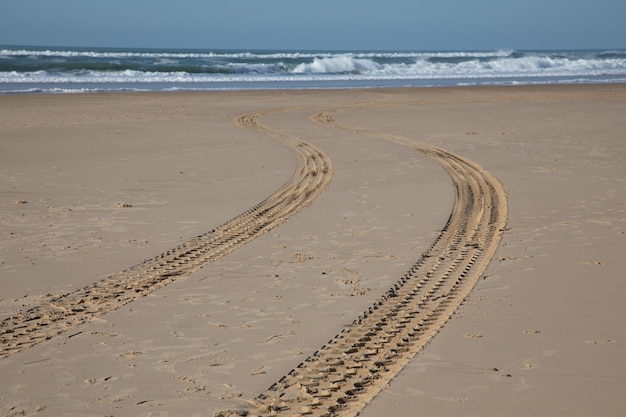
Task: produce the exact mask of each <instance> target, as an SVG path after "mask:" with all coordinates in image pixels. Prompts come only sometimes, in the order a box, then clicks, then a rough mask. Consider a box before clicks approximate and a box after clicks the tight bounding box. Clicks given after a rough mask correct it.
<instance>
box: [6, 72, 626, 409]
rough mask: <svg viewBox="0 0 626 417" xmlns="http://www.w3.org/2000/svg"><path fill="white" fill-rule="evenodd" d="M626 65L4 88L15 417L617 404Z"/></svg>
mask: <svg viewBox="0 0 626 417" xmlns="http://www.w3.org/2000/svg"><path fill="white" fill-rule="evenodd" d="M624 114H626V85H621V84H610V85H569V86H555V85H546V86H523V87H454V88H447V87H438V88H412V89H402V88H397V89H361V90H356V89H355V90H308V91H306V90H292V91H231V92H197V93H194V92H185V93H183V92H177V93H107V94H65V95H63V94H62V95H5V96H0V196H1V197H2V198H0V285H1V286H0V343H1V344H0V415H3V416H18V415H26V416H35V415H37V416H78V415H80V416H109V415H110V416H166V415H186V416H204V415H209V416H211V415H213V416H233V415H234V416H237V415H249V416H270V415H279V416H281V415H284V416H293V415H312V416H355V415H357V414H358V415H361V416H366V417H374V416H380V415H385V414H391V415H418V416H419V415H425V416H446V417H447V416H467V415H482V416H502V415H508V416H527V415H550V416H568V417H569V416H589V415H602V416H622V415H624V412H626V397H625V396H624V395H623V393H624V392H626V362H625V361H624V360H623V359H624V357H626V347H625V346H626V345H625V344H626V321H625V319H624V317H626V303H624V299H625V297H626V279H625V278H624V273H623V271H624V270H626V259H625V258H624V255H623V254H624V249H625V248H626V236H625V233H626V136H625V135H626V133H624V132H626V118H625V117H624Z"/></svg>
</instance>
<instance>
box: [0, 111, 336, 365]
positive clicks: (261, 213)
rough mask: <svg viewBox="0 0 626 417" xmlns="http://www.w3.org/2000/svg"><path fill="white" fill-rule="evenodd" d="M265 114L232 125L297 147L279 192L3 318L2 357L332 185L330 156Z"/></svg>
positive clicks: (179, 271)
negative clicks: (269, 122) (270, 123)
mask: <svg viewBox="0 0 626 417" xmlns="http://www.w3.org/2000/svg"><path fill="white" fill-rule="evenodd" d="M278 111H280V110H275V111H273V112H278ZM266 113H268V112H259V113H251V114H247V115H244V116H241V117H239V118H238V119H237V120H236V122H237V123H238V124H239V125H241V126H243V127H245V128H248V129H251V130H254V131H256V132H259V133H263V134H267V135H269V136H272V137H274V138H276V139H278V140H281V141H283V142H285V143H286V144H288V145H290V146H291V147H293V148H294V149H295V151H296V155H297V157H298V159H299V162H300V163H299V167H298V169H297V170H296V172H295V173H294V174H293V176H292V177H291V179H290V180H289V181H288V182H287V183H286V184H285V185H284V186H283V187H282V188H280V189H279V190H278V191H277V192H275V193H274V194H272V195H271V196H269V197H268V198H267V199H265V200H263V201H262V202H260V203H259V204H257V205H256V206H254V207H252V208H250V209H249V210H247V211H245V212H244V213H242V214H240V215H239V216H237V217H235V218H233V219H232V220H230V221H228V222H226V223H224V224H222V225H221V226H219V227H217V228H215V229H213V230H211V231H210V232H207V233H205V234H202V235H199V236H197V237H195V238H193V239H191V240H189V241H188V242H185V243H183V244H181V245H180V246H178V247H176V248H174V249H171V250H169V251H167V252H166V253H163V254H161V255H159V256H157V257H155V258H152V259H148V260H146V261H143V262H141V263H140V264H138V265H135V266H133V267H131V268H129V269H127V270H125V271H122V272H120V273H118V274H116V275H113V276H111V277H108V278H106V279H104V280H102V281H99V282H97V283H95V284H93V285H89V286H87V287H84V288H81V289H79V290H77V291H74V292H71V293H69V294H65V295H62V296H60V297H55V298H51V299H49V300H48V301H46V302H45V303H43V304H41V305H38V306H35V307H32V308H29V309H28V310H26V311H23V312H19V313H17V314H14V315H13V316H11V317H9V318H7V319H5V320H4V321H2V323H0V359H1V358H4V357H7V356H9V355H11V354H13V353H16V352H19V351H21V350H24V349H27V348H29V347H31V346H33V345H35V344H37V343H40V342H43V341H45V340H48V339H50V338H52V337H54V336H56V335H58V334H61V333H63V332H66V331H68V330H70V329H72V328H74V327H76V326H79V325H81V324H83V323H86V322H88V321H89V320H91V319H92V318H94V317H97V316H100V315H102V314H105V313H107V312H109V311H111V310H115V309H117V308H119V307H121V306H123V305H125V304H128V303H130V302H131V301H133V300H136V299H138V298H140V297H143V296H145V295H147V294H149V293H151V292H154V291H156V290H157V289H159V288H161V287H164V286H165V285H167V284H169V283H171V282H173V281H175V280H176V279H177V278H178V277H180V276H183V275H188V274H190V273H192V272H194V271H197V270H198V269H200V268H202V267H203V266H205V265H207V264H209V263H211V262H213V261H215V260H217V259H220V258H222V257H224V256H226V255H228V254H229V253H231V252H233V251H234V250H235V249H237V248H239V247H240V246H242V245H244V244H246V243H248V242H250V241H251V240H253V239H255V238H256V237H258V236H260V235H261V234H263V233H265V232H267V231H269V230H270V229H272V228H274V227H276V226H278V225H279V224H280V223H282V222H284V221H285V220H287V219H288V218H290V217H291V216H294V215H295V214H297V213H298V212H299V211H300V210H302V209H303V208H305V207H306V206H308V205H309V204H310V203H311V202H312V201H313V200H314V199H315V198H316V197H317V196H318V195H319V194H320V193H321V192H322V191H323V190H324V189H325V188H326V186H328V184H329V183H330V181H331V178H332V174H333V168H332V163H331V161H330V158H328V156H327V155H326V154H324V153H323V152H321V151H320V150H319V149H317V148H315V147H314V146H312V145H310V144H308V143H306V142H304V141H302V140H300V139H298V138H296V137H294V136H290V135H286V134H284V133H281V132H278V131H276V130H272V129H270V128H268V127H265V126H263V125H261V124H260V123H259V122H258V119H259V117H261V116H262V115H264V114H266Z"/></svg>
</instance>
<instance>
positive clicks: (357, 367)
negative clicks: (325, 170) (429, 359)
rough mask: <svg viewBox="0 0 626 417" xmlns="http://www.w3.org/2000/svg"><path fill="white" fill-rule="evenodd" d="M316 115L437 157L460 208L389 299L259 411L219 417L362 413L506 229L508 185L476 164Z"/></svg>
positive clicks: (463, 291) (470, 282)
mask: <svg viewBox="0 0 626 417" xmlns="http://www.w3.org/2000/svg"><path fill="white" fill-rule="evenodd" d="M343 110H344V111H345V110H350V108H346V109H343ZM336 112H337V111H336ZM336 112H335V113H336ZM312 118H313V120H315V121H317V122H319V123H322V124H326V125H330V126H333V127H336V128H340V129H346V130H349V131H352V132H355V133H359V134H370V135H374V136H377V137H380V138H383V139H387V140H391V141H394V142H397V143H400V144H402V145H405V146H409V147H411V148H412V149H414V150H416V151H418V152H422V153H423V154H425V155H426V156H428V157H430V158H432V159H434V160H435V161H437V162H438V163H439V164H441V166H442V167H443V168H444V169H445V170H446V171H447V172H448V174H449V175H450V177H451V179H452V182H453V184H454V187H455V190H456V198H455V204H454V207H453V210H452V213H451V215H450V217H449V219H448V222H447V224H446V225H445V227H444V228H443V230H442V231H441V233H440V235H439V236H438V237H437V239H436V240H435V242H434V243H433V244H432V246H431V247H430V248H429V249H428V250H427V251H426V252H425V253H424V254H423V255H422V256H421V258H420V259H419V260H418V261H417V262H416V263H415V264H414V265H413V266H412V267H411V269H410V270H409V271H408V272H406V274H404V276H402V278H400V280H399V281H398V282H397V283H396V284H395V285H394V286H393V287H392V288H390V289H389V290H388V291H387V292H386V293H385V294H384V295H383V296H382V298H380V299H379V300H378V301H377V302H376V303H375V304H374V305H372V306H371V307H369V308H368V309H367V310H366V311H365V312H364V313H362V314H361V316H360V317H358V318H357V319H356V320H355V321H354V322H353V323H352V324H351V325H350V326H348V327H347V328H345V329H344V330H343V331H342V332H341V333H339V334H338V335H336V336H335V337H334V338H333V339H331V340H330V341H329V342H328V343H326V344H325V345H324V346H322V347H321V348H319V349H318V350H317V351H316V352H315V353H314V354H313V355H311V356H310V357H308V358H307V359H306V360H304V361H303V362H302V363H300V364H299V365H298V366H297V367H295V368H294V369H293V370H291V371H290V372H289V373H288V374H287V375H285V376H283V377H282V378H280V379H279V380H278V381H277V382H276V383H274V384H273V385H272V386H271V387H269V388H268V389H267V390H266V391H265V392H263V393H262V394H260V395H258V396H257V397H256V398H254V399H253V400H250V401H249V402H250V403H251V404H252V408H249V409H245V410H235V411H230V410H229V411H218V412H216V413H215V414H214V415H215V416H228V415H248V416H277V415H281V416H282V415H285V416H301V415H311V416H328V417H330V416H355V415H357V414H358V413H359V412H360V411H361V410H362V409H363V408H364V407H365V405H366V404H367V403H368V402H370V401H371V400H372V399H373V398H374V396H376V395H377V394H378V393H379V392H380V390H381V389H382V388H383V387H384V386H386V385H387V384H388V383H389V382H390V381H391V379H392V378H393V377H394V376H395V375H397V374H398V372H400V370H401V369H402V368H403V367H404V366H405V365H406V364H407V362H408V361H409V360H410V359H411V358H412V357H413V356H414V355H415V354H416V353H417V352H418V351H419V350H420V349H421V348H422V347H423V346H424V345H426V343H428V341H429V340H430V339H431V338H432V337H433V336H434V335H435V334H436V333H437V332H438V331H439V329H440V328H441V327H442V326H443V325H444V323H445V322H446V321H447V320H448V319H449V318H450V316H451V315H452V313H453V312H454V311H455V310H456V308H457V307H458V306H459V305H460V304H461V302H462V301H463V300H464V299H465V297H466V296H467V295H468V294H469V292H470V291H471V289H472V288H473V286H474V285H475V283H476V282H477V281H478V279H479V277H480V276H481V275H482V273H483V271H484V270H485V268H486V267H487V265H488V263H489V261H490V259H491V258H492V257H493V255H494V253H495V251H496V249H497V247H498V244H499V242H500V237H501V235H502V232H503V230H504V228H505V225H506V220H507V200H506V195H505V192H504V189H503V187H502V185H501V184H500V182H499V181H498V180H497V179H496V178H495V177H494V176H492V175H491V174H490V173H489V172H487V171H486V170H485V169H484V168H482V167H481V166H479V165H477V164H475V163H473V162H472V161H469V160H467V159H466V158H463V157H461V156H459V155H456V154H454V153H451V152H448V151H445V150H443V149H440V148H436V147H433V146H429V145H426V144H422V143H419V142H416V141H413V140H410V139H407V138H403V137H398V136H393V135H388V134H385V133H378V132H373V131H369V130H367V129H362V128H359V127H355V126H348V125H344V124H340V123H337V122H335V121H334V119H333V112H325V113H318V114H315V115H314V116H313V117H312Z"/></svg>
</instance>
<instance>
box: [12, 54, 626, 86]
mask: <svg viewBox="0 0 626 417" xmlns="http://www.w3.org/2000/svg"><path fill="white" fill-rule="evenodd" d="M623 82H626V50H561V51H556V50H555V51H518V50H496V51H430V52H420V51H416V52H410V51H269V50H268V51H261V50H251V51H245V50H197V49H193V50H186V49H176V50H174V49H163V50H158V49H124V48H53V47H31V46H29V47H20V46H17V47H16V46H0V94H8V93H82V92H98V91H182V90H185V91H198V90H199V91H202V90H250V89H319V88H376V87H428V86H451V85H455V86H456V85H520V84H575V83H576V84H578V83H623Z"/></svg>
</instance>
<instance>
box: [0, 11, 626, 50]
mask: <svg viewBox="0 0 626 417" xmlns="http://www.w3.org/2000/svg"><path fill="white" fill-rule="evenodd" d="M625 17H626V1H624V0H526V1H515V2H512V1H506V0H505V1H503V0H473V1H468V0H384V1H380V0H308V1H298V0H265V1H259V0H176V1H166V0H106V1H104V0H0V45H38V46H84V47H131V48H133V47H146V48H203V49H249V50H253V49H286V50H294V49H296V50H413V51H424V50H494V49H594V48H599V49H624V48H626V23H625V22H626V21H625V20H624V18H625Z"/></svg>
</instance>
